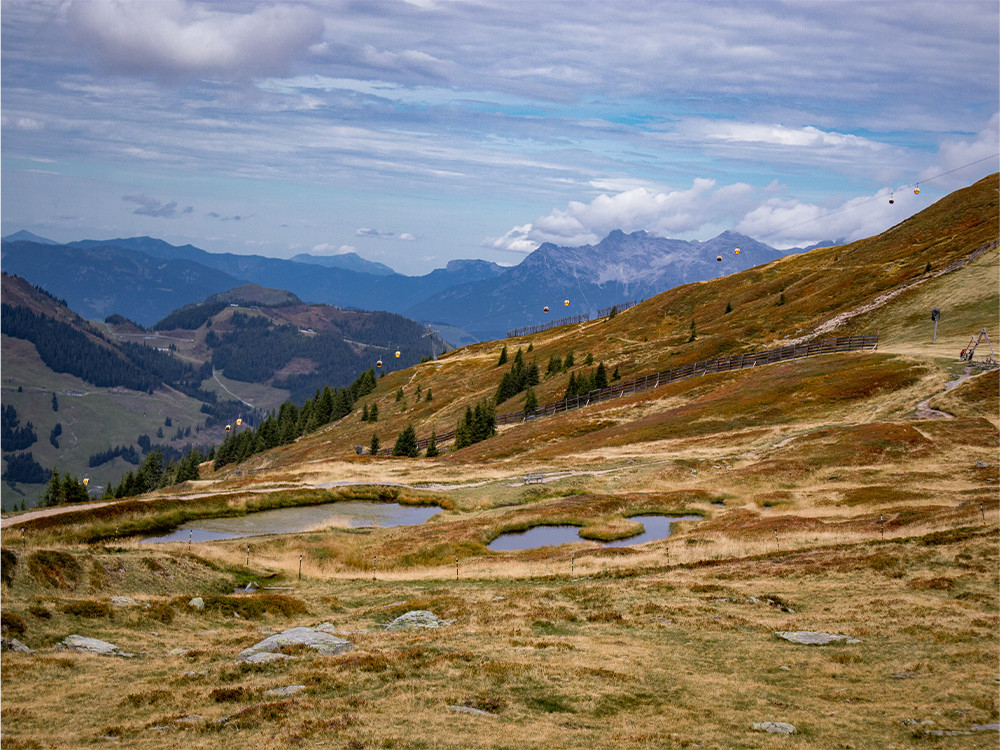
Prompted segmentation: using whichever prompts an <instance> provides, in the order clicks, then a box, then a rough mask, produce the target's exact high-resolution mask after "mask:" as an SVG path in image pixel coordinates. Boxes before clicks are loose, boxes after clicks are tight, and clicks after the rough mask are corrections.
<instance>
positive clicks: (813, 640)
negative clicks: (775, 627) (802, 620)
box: [775, 630, 861, 646]
mask: <svg viewBox="0 0 1000 750" xmlns="http://www.w3.org/2000/svg"><path fill="white" fill-rule="evenodd" d="M775 635H776V636H778V637H779V638H784V639H785V640H786V641H791V642H792V643H801V644H803V645H806V646H825V645H826V644H827V643H837V642H842V643H861V641H859V640H858V639H857V638H851V636H849V635H841V634H840V633H816V632H813V631H811V630H791V631H779V632H777V633H775Z"/></svg>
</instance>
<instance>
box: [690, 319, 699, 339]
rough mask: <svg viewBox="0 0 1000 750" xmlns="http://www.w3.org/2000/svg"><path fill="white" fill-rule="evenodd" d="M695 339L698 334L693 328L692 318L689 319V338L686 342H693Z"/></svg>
mask: <svg viewBox="0 0 1000 750" xmlns="http://www.w3.org/2000/svg"><path fill="white" fill-rule="evenodd" d="M697 337H698V333H697V330H696V329H695V326H694V318H691V336H690V337H689V338H688V342H691V341H694V340H695V339H696V338H697Z"/></svg>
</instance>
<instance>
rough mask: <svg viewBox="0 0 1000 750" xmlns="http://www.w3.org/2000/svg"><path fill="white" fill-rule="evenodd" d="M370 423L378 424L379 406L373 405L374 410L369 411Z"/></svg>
mask: <svg viewBox="0 0 1000 750" xmlns="http://www.w3.org/2000/svg"><path fill="white" fill-rule="evenodd" d="M368 421H369V422H378V404H372V408H371V409H369V410H368Z"/></svg>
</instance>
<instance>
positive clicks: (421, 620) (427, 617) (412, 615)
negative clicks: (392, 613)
mask: <svg viewBox="0 0 1000 750" xmlns="http://www.w3.org/2000/svg"><path fill="white" fill-rule="evenodd" d="M452 622H454V620H442V619H441V618H439V617H438V616H437V615H435V614H434V613H433V612H429V611H428V610H426V609H414V610H412V611H410V612H407V613H406V614H405V615H400V616H399V617H397V618H396V619H395V620H393V621H392V622H390V623H389V624H388V625H387V626H386V628H385V629H386V630H388V631H390V632H393V631H397V630H414V629H416V628H440V627H441V626H442V625H450V624H451V623H452Z"/></svg>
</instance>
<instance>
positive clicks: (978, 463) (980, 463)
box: [976, 461, 989, 469]
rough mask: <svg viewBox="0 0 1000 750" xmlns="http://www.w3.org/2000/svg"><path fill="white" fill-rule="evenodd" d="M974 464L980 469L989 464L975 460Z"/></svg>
mask: <svg viewBox="0 0 1000 750" xmlns="http://www.w3.org/2000/svg"><path fill="white" fill-rule="evenodd" d="M976 466H977V467H978V468H980V469H985V468H986V467H987V466H989V464H988V463H986V462H985V461H976Z"/></svg>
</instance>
